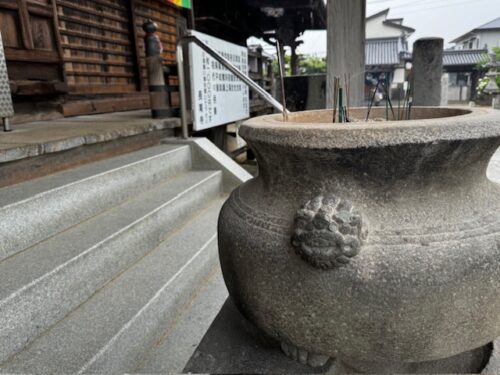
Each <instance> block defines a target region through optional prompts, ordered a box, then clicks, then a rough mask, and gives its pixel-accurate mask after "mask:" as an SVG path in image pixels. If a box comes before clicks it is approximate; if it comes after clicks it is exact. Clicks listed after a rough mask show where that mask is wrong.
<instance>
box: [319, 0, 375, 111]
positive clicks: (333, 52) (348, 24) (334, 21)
mask: <svg viewBox="0 0 500 375" xmlns="http://www.w3.org/2000/svg"><path fill="white" fill-rule="evenodd" d="M327 13H328V21H327V69H326V70H327V78H326V87H327V90H326V108H332V106H333V81H334V77H341V82H342V85H343V82H344V75H345V74H346V73H347V74H349V73H350V74H351V84H350V103H349V104H350V106H351V107H355V106H362V105H364V87H365V38H366V37H365V29H366V27H365V22H366V21H365V18H366V0H328V4H327Z"/></svg>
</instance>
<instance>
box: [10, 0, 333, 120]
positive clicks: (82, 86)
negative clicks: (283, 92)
mask: <svg viewBox="0 0 500 375" xmlns="http://www.w3.org/2000/svg"><path fill="white" fill-rule="evenodd" d="M178 1H179V0H0V32H1V34H2V38H3V44H4V47H5V55H6V59H7V69H8V74H9V79H10V86H11V91H12V95H13V100H14V107H15V111H16V116H15V117H14V122H20V121H21V120H20V119H22V121H33V120H37V119H47V118H52V117H61V116H74V115H82V114H92V113H104V112H113V111H124V110H134V109H143V108H148V107H149V94H148V83H147V71H146V63H145V48H144V31H143V30H142V24H143V23H144V21H145V20H147V19H152V20H153V21H154V22H156V23H157V24H158V26H159V30H158V34H159V37H160V39H161V41H162V43H163V49H164V51H163V58H164V61H165V64H175V49H176V42H177V40H178V38H179V35H180V34H181V33H182V30H184V29H186V28H196V29H197V30H199V31H202V32H205V33H207V34H211V35H214V36H216V37H219V38H223V39H225V40H227V41H231V42H235V43H238V44H240V45H246V39H247V38H248V37H249V36H252V35H253V36H258V37H264V38H266V39H268V38H270V37H276V36H277V37H279V38H280V39H282V40H283V42H284V44H286V45H290V46H293V43H294V41H295V40H296V38H297V37H298V36H299V35H300V34H301V33H302V32H303V31H304V30H306V29H317V28H325V17H326V6H325V4H324V1H323V0H298V1H291V0H265V1H255V0H240V1H226V0H215V1H209V2H208V1H203V0H194V1H191V2H189V1H187V3H189V4H190V5H189V6H188V8H183V7H181V6H177V5H175V4H174V3H175V2H178ZM184 1H185V2H186V0H184ZM257 78H258V77H257ZM174 96H175V95H174ZM16 119H17V120H16Z"/></svg>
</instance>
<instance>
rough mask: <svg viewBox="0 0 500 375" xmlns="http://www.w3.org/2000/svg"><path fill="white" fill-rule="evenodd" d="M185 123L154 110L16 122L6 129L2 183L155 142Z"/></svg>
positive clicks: (0, 140)
mask: <svg viewBox="0 0 500 375" xmlns="http://www.w3.org/2000/svg"><path fill="white" fill-rule="evenodd" d="M179 126H180V121H179V119H178V118H167V119H152V118H151V112H150V111H148V110H140V111H127V112H113V113H106V114H100V115H88V116H77V117H71V118H63V119H56V120H50V121H37V122H32V123H26V124H15V125H13V126H12V128H13V131H12V132H3V131H1V130H0V169H1V173H0V187H3V186H9V185H13V184H17V183H20V182H23V181H26V180H30V179H33V178H37V177H42V176H45V175H48V174H52V173H55V172H59V171H62V170H66V169H70V168H74V167H78V166H80V165H83V164H87V163H91V162H95V161H99V160H103V159H108V158H111V157H114V156H117V155H121V154H124V153H128V152H133V151H137V150H140V149H143V148H146V147H151V146H155V145H157V144H159V142H160V141H161V139H163V138H167V137H172V136H174V134H175V133H174V128H176V127H179Z"/></svg>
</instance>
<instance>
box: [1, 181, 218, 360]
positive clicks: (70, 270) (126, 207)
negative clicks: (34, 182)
mask: <svg viewBox="0 0 500 375" xmlns="http://www.w3.org/2000/svg"><path fill="white" fill-rule="evenodd" d="M221 181H222V177H221V172H219V171H209V172H206V171H205V172H203V171H192V172H188V173H185V174H182V175H180V176H178V177H176V178H173V179H167V180H166V181H164V182H162V183H160V184H158V185H156V186H155V187H153V188H152V189H149V190H147V191H143V192H142V194H139V195H137V196H135V197H134V199H131V200H129V201H127V202H124V203H123V204H121V205H119V206H117V207H114V208H112V209H109V210H108V211H105V212H102V213H101V214H99V215H97V216H94V217H92V218H91V219H89V220H87V221H85V222H82V223H80V224H79V225H77V226H74V227H72V228H70V229H68V230H66V231H64V232H62V233H59V234H58V235H56V236H54V237H51V238H49V239H47V240H45V241H43V242H41V243H38V244H37V245H35V246H33V247H31V248H29V249H27V250H26V251H23V252H21V253H18V254H17V255H15V256H12V257H10V258H8V259H5V260H4V261H3V262H1V263H0V285H2V288H1V289H0V363H1V362H2V361H5V360H7V359H8V358H9V357H10V356H12V355H13V354H14V353H16V352H17V351H19V350H21V349H22V348H23V347H25V346H26V345H27V344H28V343H29V342H31V341H32V340H33V339H34V338H36V337H37V336H38V335H39V334H41V333H42V332H43V331H45V330H46V329H47V328H48V327H50V326H51V325H53V324H54V323H56V322H57V321H59V320H60V319H62V318H64V317H65V316H66V315H67V314H68V313H69V312H70V311H72V310H73V309H74V308H76V307H77V306H78V305H80V304H81V303H82V302H84V301H85V300H86V299H88V298H89V297H90V296H91V295H92V294H93V293H94V292H95V291H96V290H98V289H99V288H101V287H102V286H104V285H105V284H106V283H107V282H109V280H111V279H112V278H113V277H114V276H115V275H116V274H118V273H120V272H122V271H123V270H125V269H126V268H127V267H129V266H130V264H132V263H134V262H135V261H137V260H138V259H140V258H141V257H143V256H144V255H145V254H147V253H148V252H150V251H151V250H152V249H154V248H155V247H156V246H157V245H158V244H159V243H160V242H161V241H163V240H164V239H165V238H166V236H168V235H169V234H170V233H172V232H173V231H174V230H175V229H176V228H178V227H179V226H180V225H182V224H183V223H184V222H185V221H187V220H188V219H189V218H190V217H191V216H192V215H193V214H194V213H195V212H197V211H198V210H199V208H200V207H202V206H204V205H205V204H206V203H207V202H208V201H210V200H212V199H215V198H217V197H219V196H220V192H221Z"/></svg>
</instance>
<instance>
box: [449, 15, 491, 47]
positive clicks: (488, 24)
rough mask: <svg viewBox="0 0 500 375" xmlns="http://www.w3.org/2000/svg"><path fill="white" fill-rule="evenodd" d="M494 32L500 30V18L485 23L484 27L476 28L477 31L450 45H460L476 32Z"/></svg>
mask: <svg viewBox="0 0 500 375" xmlns="http://www.w3.org/2000/svg"><path fill="white" fill-rule="evenodd" d="M494 30H500V17H498V18H497V19H494V20H493V21H490V22H488V23H485V24H484V25H481V26H479V27H476V28H475V29H473V30H471V31H469V32H467V33H465V34H464V35H461V36H459V37H458V38H456V39H453V40H452V41H451V42H450V43H459V42H460V41H461V40H463V39H465V38H468V37H470V36H471V35H473V33H474V32H475V31H494Z"/></svg>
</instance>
